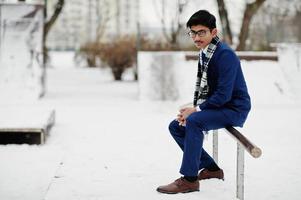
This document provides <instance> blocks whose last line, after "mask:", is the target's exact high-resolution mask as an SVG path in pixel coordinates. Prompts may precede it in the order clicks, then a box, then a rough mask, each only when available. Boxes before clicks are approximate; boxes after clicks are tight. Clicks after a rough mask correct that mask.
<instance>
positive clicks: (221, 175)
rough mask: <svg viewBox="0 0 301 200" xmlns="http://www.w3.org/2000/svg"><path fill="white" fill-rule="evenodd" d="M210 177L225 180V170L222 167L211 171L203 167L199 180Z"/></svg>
mask: <svg viewBox="0 0 301 200" xmlns="http://www.w3.org/2000/svg"><path fill="white" fill-rule="evenodd" d="M210 178H217V179H222V180H224V171H223V170H222V169H220V170H217V171H209V170H208V169H203V170H202V171H201V172H200V173H199V175H198V179H199V180H204V179H210Z"/></svg>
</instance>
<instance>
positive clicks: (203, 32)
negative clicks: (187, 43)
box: [188, 30, 209, 38]
mask: <svg viewBox="0 0 301 200" xmlns="http://www.w3.org/2000/svg"><path fill="white" fill-rule="evenodd" d="M208 31H209V30H199V31H193V30H190V31H189V32H188V35H189V36H190V37H191V38H195V37H196V36H199V37H204V36H206V34H207V32H208Z"/></svg>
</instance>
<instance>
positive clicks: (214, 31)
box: [211, 28, 217, 37]
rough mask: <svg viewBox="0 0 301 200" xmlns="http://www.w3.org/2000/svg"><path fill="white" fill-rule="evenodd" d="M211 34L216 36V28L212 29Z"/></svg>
mask: <svg viewBox="0 0 301 200" xmlns="http://www.w3.org/2000/svg"><path fill="white" fill-rule="evenodd" d="M211 34H212V36H213V37H215V36H217V29H216V28H214V29H212V31H211Z"/></svg>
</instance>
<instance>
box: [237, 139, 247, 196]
mask: <svg viewBox="0 0 301 200" xmlns="http://www.w3.org/2000/svg"><path fill="white" fill-rule="evenodd" d="M236 165H237V166H236V167H237V168H236V170H237V171H236V197H237V198H238V199H240V200H244V165H245V157H244V148H243V146H242V145H241V144H240V143H239V142H238V143H237V163H236Z"/></svg>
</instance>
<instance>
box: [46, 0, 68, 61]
mask: <svg viewBox="0 0 301 200" xmlns="http://www.w3.org/2000/svg"><path fill="white" fill-rule="evenodd" d="M64 3H65V0H58V2H57V3H56V5H55V10H54V12H53V14H52V16H51V17H50V19H49V20H48V21H46V22H45V24H44V34H43V53H44V63H46V62H47V59H48V49H47V46H46V39H47V36H48V33H49V31H50V29H51V27H52V26H53V24H54V23H55V21H56V20H57V18H58V16H59V15H60V13H61V12H62V9H63V7H64ZM45 6H47V5H45Z"/></svg>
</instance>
